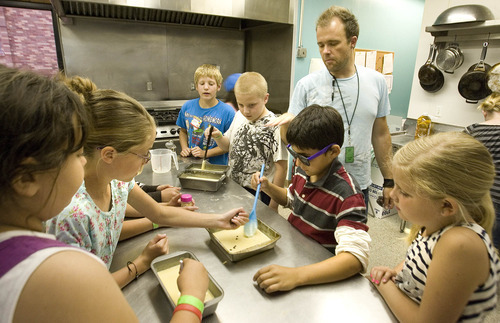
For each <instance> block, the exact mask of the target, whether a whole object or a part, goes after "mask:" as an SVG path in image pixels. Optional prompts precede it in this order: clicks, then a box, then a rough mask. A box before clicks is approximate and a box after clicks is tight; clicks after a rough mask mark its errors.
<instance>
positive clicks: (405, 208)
mask: <svg viewBox="0 0 500 323" xmlns="http://www.w3.org/2000/svg"><path fill="white" fill-rule="evenodd" d="M392 165H393V174H394V180H395V182H396V186H395V188H394V190H393V191H392V193H391V198H392V199H393V200H394V201H395V205H396V208H397V210H398V214H399V216H400V217H401V218H402V219H404V220H407V221H409V222H411V223H413V224H414V225H415V227H416V228H417V230H414V231H413V232H414V234H413V236H412V237H411V238H412V239H413V242H412V243H411V245H410V247H409V248H408V251H407V254H406V259H405V261H404V262H402V263H401V264H399V265H398V266H396V268H394V269H391V268H388V267H374V268H373V269H372V270H371V273H370V279H371V281H372V282H373V283H374V284H375V286H377V288H378V290H379V292H380V293H381V294H382V296H383V297H384V299H385V301H386V302H387V304H388V305H389V307H390V308H391V310H392V311H393V313H394V314H395V315H396V317H397V318H398V320H400V321H402V322H410V321H411V322H413V321H414V322H456V321H467V322H469V321H470V322H476V321H481V320H483V319H484V316H485V315H486V314H487V313H488V312H489V311H491V310H493V309H494V308H495V306H496V304H497V288H498V287H497V284H498V279H499V275H500V266H499V260H498V257H497V254H496V252H495V249H494V247H493V245H492V242H491V240H490V237H489V233H490V232H491V228H492V225H493V221H494V210H493V205H492V202H491V197H490V192H489V190H490V187H491V185H492V183H493V178H494V176H495V169H494V166H493V162H492V159H491V156H490V154H489V152H488V150H487V149H486V148H485V147H484V146H483V145H482V144H481V143H480V142H478V141H477V140H475V139H473V138H472V137H470V136H468V135H466V134H464V133H458V132H447V133H440V134H436V135H433V136H430V137H426V138H422V139H419V140H415V141H413V142H411V143H409V144H407V145H405V146H404V147H403V148H401V149H400V150H399V151H398V152H397V153H396V155H395V156H394V161H393V164H392Z"/></svg>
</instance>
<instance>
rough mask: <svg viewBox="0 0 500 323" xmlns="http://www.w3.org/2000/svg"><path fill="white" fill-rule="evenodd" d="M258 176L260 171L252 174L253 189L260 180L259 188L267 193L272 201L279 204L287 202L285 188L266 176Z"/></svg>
mask: <svg viewBox="0 0 500 323" xmlns="http://www.w3.org/2000/svg"><path fill="white" fill-rule="evenodd" d="M259 177H260V172H256V173H254V174H253V175H252V180H251V185H252V188H253V189H257V185H258V184H259V182H261V185H260V189H261V190H262V191H263V192H264V193H266V194H267V195H269V196H270V197H271V199H272V200H273V201H276V203H278V204H280V205H286V204H287V195H286V193H287V192H286V188H284V187H280V186H278V185H275V184H273V183H271V182H269V180H268V179H267V177H266V176H262V178H259Z"/></svg>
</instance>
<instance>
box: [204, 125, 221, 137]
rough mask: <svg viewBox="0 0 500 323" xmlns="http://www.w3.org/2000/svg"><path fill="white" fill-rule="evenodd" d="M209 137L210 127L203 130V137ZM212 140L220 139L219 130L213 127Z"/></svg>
mask: <svg viewBox="0 0 500 323" xmlns="http://www.w3.org/2000/svg"><path fill="white" fill-rule="evenodd" d="M209 135H210V127H208V128H207V129H205V137H207V138H208V136H209ZM212 138H213V139H215V140H217V139H220V138H222V132H220V130H219V129H217V128H215V127H213V130H212Z"/></svg>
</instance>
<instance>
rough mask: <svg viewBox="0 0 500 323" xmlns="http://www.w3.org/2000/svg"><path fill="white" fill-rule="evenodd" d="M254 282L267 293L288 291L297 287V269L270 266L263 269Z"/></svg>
mask: <svg viewBox="0 0 500 323" xmlns="http://www.w3.org/2000/svg"><path fill="white" fill-rule="evenodd" d="M253 280H254V281H255V282H257V285H259V287H260V288H262V289H263V290H264V291H265V292H266V293H273V292H277V291H288V290H291V289H294V288H295V287H297V284H298V283H297V268H290V267H283V266H278V265H270V266H267V267H264V268H261V269H260V270H259V271H258V272H257V273H256V274H255V275H254V276H253Z"/></svg>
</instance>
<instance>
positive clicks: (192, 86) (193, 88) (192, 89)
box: [191, 82, 196, 91]
mask: <svg viewBox="0 0 500 323" xmlns="http://www.w3.org/2000/svg"><path fill="white" fill-rule="evenodd" d="M194 90H196V87H195V86H194V83H193V82H191V91H194Z"/></svg>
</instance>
